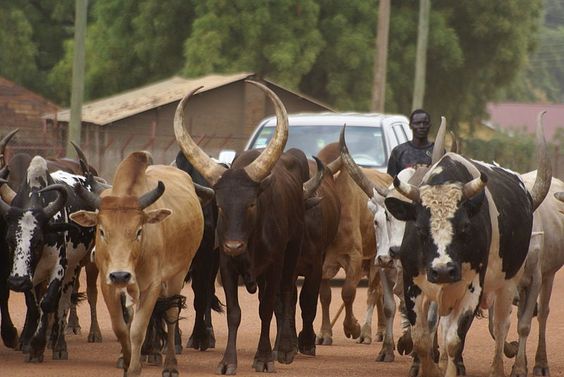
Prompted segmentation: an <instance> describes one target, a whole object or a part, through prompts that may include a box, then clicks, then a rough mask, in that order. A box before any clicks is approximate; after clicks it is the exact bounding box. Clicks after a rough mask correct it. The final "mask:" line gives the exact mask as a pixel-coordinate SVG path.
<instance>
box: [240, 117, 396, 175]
mask: <svg viewBox="0 0 564 377" xmlns="http://www.w3.org/2000/svg"><path fill="white" fill-rule="evenodd" d="M340 132H341V126H324V125H308V126H290V127H289V132H288V141H287V142H286V150H288V149H290V148H298V149H301V150H302V151H303V152H304V153H305V154H306V156H307V157H308V158H311V156H317V154H318V153H319V151H320V150H321V149H322V148H323V147H325V146H326V145H327V144H331V143H336V142H338V141H339V133H340ZM273 133H274V127H271V126H265V127H263V128H262V130H261V131H260V132H259V134H258V135H257V136H256V137H255V139H254V140H253V143H252V145H251V148H250V149H258V148H264V147H266V145H267V144H268V142H269V141H270V139H271V138H272V135H273ZM345 138H346V142H347V147H348V148H349V152H350V153H351V156H352V157H353V159H354V160H355V162H356V163H357V164H359V165H361V166H366V167H383V166H385V165H386V163H387V161H386V151H385V147H384V140H383V135H382V128H381V127H364V126H362V127H359V126H347V129H346V134H345Z"/></svg>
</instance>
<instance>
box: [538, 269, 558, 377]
mask: <svg viewBox="0 0 564 377" xmlns="http://www.w3.org/2000/svg"><path fill="white" fill-rule="evenodd" d="M553 283H554V273H550V274H546V275H544V276H543V277H542V285H541V291H540V297H539V310H538V311H539V312H538V316H537V320H538V321H539V343H538V347H537V353H536V356H535V367H534V368H533V374H534V375H535V376H550V371H549V369H548V358H547V356H546V321H547V319H548V314H549V313H550V307H549V305H550V296H551V295H552V285H553Z"/></svg>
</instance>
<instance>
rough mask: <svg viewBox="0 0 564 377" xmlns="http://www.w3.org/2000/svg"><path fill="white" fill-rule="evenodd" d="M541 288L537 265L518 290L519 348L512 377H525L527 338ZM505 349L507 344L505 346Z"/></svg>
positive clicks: (538, 266) (539, 272)
mask: <svg viewBox="0 0 564 377" xmlns="http://www.w3.org/2000/svg"><path fill="white" fill-rule="evenodd" d="M540 287H541V271H540V265H539V264H538V263H536V264H535V266H534V271H533V273H532V274H531V280H530V282H529V284H525V286H524V287H522V288H521V289H520V297H519V309H518V312H517V332H518V334H519V348H518V350H517V355H516V357H515V363H514V364H513V368H512V369H511V376H512V377H526V376H527V353H526V351H527V338H528V337H529V333H530V332H531V322H532V320H533V316H534V312H535V306H536V305H537V298H538V295H539V291H540ZM506 348H507V344H506Z"/></svg>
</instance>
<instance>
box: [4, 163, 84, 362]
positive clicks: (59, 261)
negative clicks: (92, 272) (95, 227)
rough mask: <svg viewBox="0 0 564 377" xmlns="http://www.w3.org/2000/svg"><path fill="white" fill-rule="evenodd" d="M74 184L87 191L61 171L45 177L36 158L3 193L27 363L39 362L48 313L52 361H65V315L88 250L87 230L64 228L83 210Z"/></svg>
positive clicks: (11, 282) (11, 283)
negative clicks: (12, 191)
mask: <svg viewBox="0 0 564 377" xmlns="http://www.w3.org/2000/svg"><path fill="white" fill-rule="evenodd" d="M75 184H82V185H85V187H87V188H90V186H89V185H88V184H87V183H86V178H84V177H82V176H78V175H73V174H69V173H66V172H62V171H57V172H54V173H51V174H49V173H48V170H47V162H46V160H45V159H43V158H42V157H40V156H36V157H34V158H33V159H32V161H31V163H30V165H29V167H28V169H27V176H26V181H25V182H24V184H22V185H21V186H20V189H19V190H18V193H17V194H16V195H15V196H14V197H11V195H4V192H2V200H1V201H0V213H1V214H2V215H3V217H4V218H5V220H6V223H7V232H6V238H7V241H8V250H9V253H10V254H11V257H12V261H13V262H12V263H13V264H12V267H11V272H10V276H9V278H8V284H9V286H10V289H12V290H14V291H18V292H24V293H25V296H26V304H27V307H28V313H27V316H26V323H25V326H24V331H23V333H22V339H21V341H22V344H23V350H24V352H29V354H28V356H27V357H26V360H27V361H33V362H41V361H42V360H43V352H44V350H45V345H46V343H47V339H46V335H47V330H48V326H49V323H50V318H49V317H50V316H51V315H52V316H54V321H53V322H52V323H53V328H52V330H51V341H52V344H53V358H54V359H67V358H68V353H67V349H66V342H65V339H64V326H65V317H66V312H67V310H68V308H69V305H70V298H71V293H72V290H73V285H74V282H75V279H76V276H77V273H78V270H79V269H80V261H81V259H82V258H83V257H84V256H85V255H86V254H87V253H88V252H89V251H90V250H91V248H92V246H93V231H92V230H91V229H86V228H81V227H78V226H75V225H69V224H68V215H69V214H70V213H72V212H75V211H78V210H80V209H87V208H86V205H85V204H84V203H83V202H82V200H80V199H78V198H77V197H76V196H75V194H74V191H73V190H72V187H73V186H74V185H75ZM5 186H6V185H5ZM45 287H46V289H45Z"/></svg>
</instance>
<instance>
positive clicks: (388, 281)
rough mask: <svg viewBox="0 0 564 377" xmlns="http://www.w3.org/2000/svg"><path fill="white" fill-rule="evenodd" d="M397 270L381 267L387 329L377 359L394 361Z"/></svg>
mask: <svg viewBox="0 0 564 377" xmlns="http://www.w3.org/2000/svg"><path fill="white" fill-rule="evenodd" d="M395 275H396V274H395V271H394V270H391V269H380V282H381V284H382V290H383V293H384V310H383V311H384V316H385V318H386V331H385V333H384V342H383V343H382V349H381V350H380V353H379V354H378V356H376V361H388V362H389V361H394V349H395V346H394V333H393V328H394V316H395V314H396V301H395V299H394V292H393V282H394V278H395Z"/></svg>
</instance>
